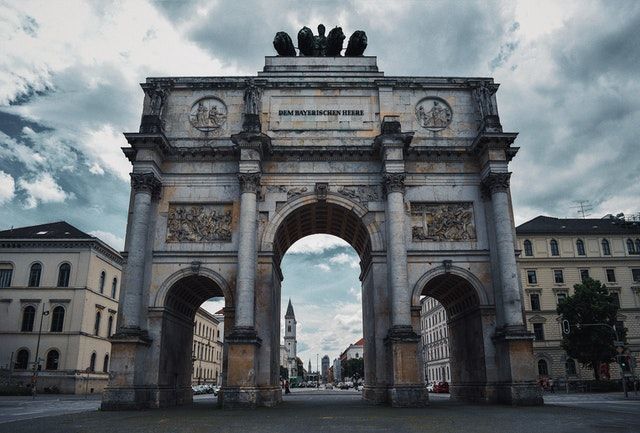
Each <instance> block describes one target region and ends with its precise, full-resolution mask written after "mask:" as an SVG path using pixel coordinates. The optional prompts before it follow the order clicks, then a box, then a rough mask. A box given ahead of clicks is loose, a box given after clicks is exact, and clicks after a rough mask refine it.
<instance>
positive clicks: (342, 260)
mask: <svg viewBox="0 0 640 433" xmlns="http://www.w3.org/2000/svg"><path fill="white" fill-rule="evenodd" d="M329 263H337V264H341V265H345V264H348V265H349V266H351V267H352V268H354V269H357V268H359V267H360V258H359V257H358V256H354V255H351V254H347V253H340V254H337V255H335V256H333V257H331V258H330V259H329Z"/></svg>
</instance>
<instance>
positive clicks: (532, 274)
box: [527, 270, 538, 284]
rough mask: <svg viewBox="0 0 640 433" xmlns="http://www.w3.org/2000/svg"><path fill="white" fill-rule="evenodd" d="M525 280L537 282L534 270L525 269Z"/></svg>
mask: <svg viewBox="0 0 640 433" xmlns="http://www.w3.org/2000/svg"><path fill="white" fill-rule="evenodd" d="M527 281H528V282H529V284H538V277H537V276H536V271H531V270H530V271H527Z"/></svg>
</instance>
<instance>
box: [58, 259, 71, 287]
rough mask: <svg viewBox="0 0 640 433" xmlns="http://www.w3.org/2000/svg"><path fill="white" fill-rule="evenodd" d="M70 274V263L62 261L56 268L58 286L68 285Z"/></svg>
mask: <svg viewBox="0 0 640 433" xmlns="http://www.w3.org/2000/svg"><path fill="white" fill-rule="evenodd" d="M70 276H71V265H70V264H69V263H63V264H61V265H60V268H59V269H58V287H69V277H70Z"/></svg>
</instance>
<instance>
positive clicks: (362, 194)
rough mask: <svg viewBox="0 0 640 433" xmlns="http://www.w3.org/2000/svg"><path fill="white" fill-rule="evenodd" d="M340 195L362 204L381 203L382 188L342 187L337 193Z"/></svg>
mask: <svg viewBox="0 0 640 433" xmlns="http://www.w3.org/2000/svg"><path fill="white" fill-rule="evenodd" d="M336 192H337V193H338V194H340V195H343V196H345V197H348V198H350V199H352V200H355V201H357V202H360V203H367V202H370V201H380V188H379V187H376V186H371V185H353V186H341V187H339V188H338V190H337V191H336Z"/></svg>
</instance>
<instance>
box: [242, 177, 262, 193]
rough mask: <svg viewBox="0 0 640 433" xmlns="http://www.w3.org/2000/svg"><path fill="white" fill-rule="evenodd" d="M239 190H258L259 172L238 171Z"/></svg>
mask: <svg viewBox="0 0 640 433" xmlns="http://www.w3.org/2000/svg"><path fill="white" fill-rule="evenodd" d="M238 179H239V180H240V192H258V187H259V186H260V173H238Z"/></svg>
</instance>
